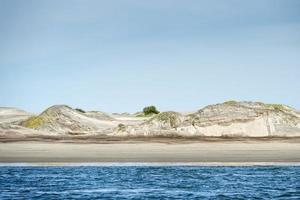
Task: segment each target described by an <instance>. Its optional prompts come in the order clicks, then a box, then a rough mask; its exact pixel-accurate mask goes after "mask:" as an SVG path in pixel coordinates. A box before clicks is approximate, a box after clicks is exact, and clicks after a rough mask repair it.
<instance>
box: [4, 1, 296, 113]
mask: <svg viewBox="0 0 300 200" xmlns="http://www.w3.org/2000/svg"><path fill="white" fill-rule="evenodd" d="M0 91H1V93H0V106H12V107H19V108H23V109H25V110H28V111H32V112H40V111H42V110H44V109H45V108H47V107H48V106H51V105H54V104H69V105H70V106H73V107H80V108H83V109H86V110H103V111H108V112H136V111H138V110H141V109H142V107H144V106H146V105H150V104H153V105H156V106H157V107H158V109H159V110H177V111H192V110H196V109H199V108H201V107H203V106H205V105H207V104H212V103H218V102H223V101H225V100H229V99H236V100H253V101H263V102H269V103H284V104H288V105H290V106H293V107H295V108H298V109H299V108H300V1H298V0H281V1H279V0H251V1H241V0H213V1H212V0H207V1H200V0H181V1H179V0H151V1H149V0H148V1H146V0H144V1H143V0H119V1H114V0H112V1H101V0H95V1H83V0H82V1H75V0H73V1H72V0H69V1H63V0H48V1H47V0H43V1H40V0H35V1H30V0H26V1H23V0H0Z"/></svg>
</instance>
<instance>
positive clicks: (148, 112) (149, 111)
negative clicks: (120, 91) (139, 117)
mask: <svg viewBox="0 0 300 200" xmlns="http://www.w3.org/2000/svg"><path fill="white" fill-rule="evenodd" d="M143 113H144V114H145V115H151V114H158V113H159V111H158V110H157V109H156V107H155V106H147V107H145V108H144V109H143Z"/></svg>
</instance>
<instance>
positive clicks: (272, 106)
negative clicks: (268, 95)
mask: <svg viewBox="0 0 300 200" xmlns="http://www.w3.org/2000/svg"><path fill="white" fill-rule="evenodd" d="M265 107H266V108H268V109H273V110H278V111H284V110H286V107H285V106H284V105H282V104H265Z"/></svg>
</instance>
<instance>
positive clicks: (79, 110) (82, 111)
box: [75, 108, 85, 113]
mask: <svg viewBox="0 0 300 200" xmlns="http://www.w3.org/2000/svg"><path fill="white" fill-rule="evenodd" d="M75 110H77V111H78V112H81V113H85V111H84V110H82V109H80V108H76V109H75Z"/></svg>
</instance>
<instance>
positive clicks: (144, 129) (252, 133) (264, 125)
mask: <svg viewBox="0 0 300 200" xmlns="http://www.w3.org/2000/svg"><path fill="white" fill-rule="evenodd" d="M174 124H175V125H174ZM121 134H123V135H179V136H216V137H220V136H247V137H267V136H300V115H299V113H297V112H296V111H295V110H294V109H292V108H290V107H287V106H284V105H276V104H263V103H259V102H235V101H230V102H225V103H222V104H216V105H210V106H207V107H205V108H203V109H201V110H199V111H197V112H195V113H192V114H189V115H181V114H179V113H173V112H166V113H160V114H159V115H157V116H156V117H154V118H153V119H151V120H149V121H147V122H145V123H143V124H142V125H139V126H128V127H126V128H123V131H121Z"/></svg>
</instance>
